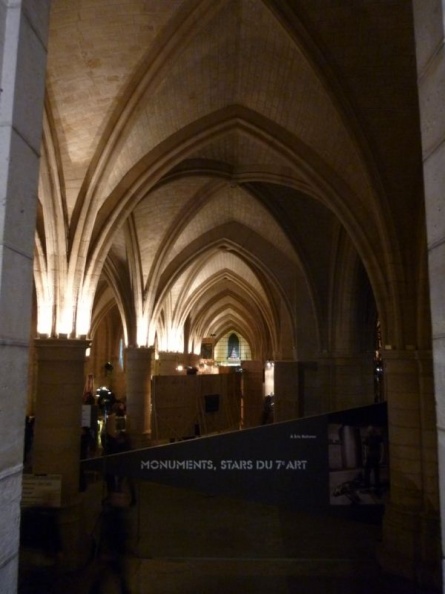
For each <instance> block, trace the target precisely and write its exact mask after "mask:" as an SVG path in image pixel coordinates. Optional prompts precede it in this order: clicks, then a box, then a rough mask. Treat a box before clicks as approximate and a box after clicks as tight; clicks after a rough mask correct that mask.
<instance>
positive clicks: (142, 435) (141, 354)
mask: <svg viewBox="0 0 445 594" xmlns="http://www.w3.org/2000/svg"><path fill="white" fill-rule="evenodd" d="M153 353H154V350H153V348H151V347H150V348H146V347H139V348H132V347H131V348H127V349H126V350H125V354H126V371H127V427H128V432H129V434H130V437H131V442H132V447H133V448H141V447H146V446H148V445H150V438H151V375H152V364H153Z"/></svg>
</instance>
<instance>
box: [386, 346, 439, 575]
mask: <svg viewBox="0 0 445 594" xmlns="http://www.w3.org/2000/svg"><path fill="white" fill-rule="evenodd" d="M383 365H384V378H385V387H386V389H385V393H386V399H387V401H388V431H389V448H390V451H389V466H390V501H389V503H388V504H387V506H386V510H385V517H384V524H383V542H382V546H381V548H380V551H379V560H380V563H381V565H382V567H383V568H384V569H386V570H388V571H390V572H394V573H397V574H400V575H405V576H406V577H407V578H409V579H412V580H415V581H416V582H418V583H420V584H422V585H425V586H434V585H436V586H437V585H438V584H439V582H440V576H439V575H438V572H439V567H440V523H439V503H438V484H437V474H438V472H437V449H436V439H435V411H434V397H433V370H432V358H431V353H429V352H419V351H415V350H407V351H399V350H397V351H396V350H385V351H384V352H383Z"/></svg>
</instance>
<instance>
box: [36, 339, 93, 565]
mask: <svg viewBox="0 0 445 594" xmlns="http://www.w3.org/2000/svg"><path fill="white" fill-rule="evenodd" d="M89 345H90V343H89V341H86V340H70V339H55V338H54V339H38V340H36V341H35V349H36V356H37V398H36V411H35V412H36V420H35V429H34V444H33V453H32V468H33V473H34V474H58V475H61V477H62V493H61V508H60V513H59V514H58V522H59V528H60V532H61V541H62V547H63V555H64V561H65V563H66V565H67V566H68V567H76V566H77V564H78V563H79V562H80V559H79V553H80V547H81V537H82V533H81V530H80V525H79V519H80V514H81V511H80V496H79V466H80V465H79V461H80V433H81V413H82V393H83V387H84V384H85V353H86V349H87V347H88V346H89Z"/></svg>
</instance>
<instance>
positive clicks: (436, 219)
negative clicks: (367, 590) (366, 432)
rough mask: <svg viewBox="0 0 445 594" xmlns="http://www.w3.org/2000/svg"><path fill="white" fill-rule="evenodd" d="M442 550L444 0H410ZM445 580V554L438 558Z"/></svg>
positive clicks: (444, 461) (444, 477)
mask: <svg viewBox="0 0 445 594" xmlns="http://www.w3.org/2000/svg"><path fill="white" fill-rule="evenodd" d="M413 11H414V25H415V35H416V59H417V72H418V89H419V108H420V120H421V131H422V153H423V177H424V185H425V210H426V221H427V240H428V261H429V282H430V295H431V318H432V333H433V353H434V370H435V373H434V381H435V390H436V407H437V432H438V455H439V468H440V495H441V517H442V549H443V551H445V310H444V294H445V216H444V189H445V117H444V102H445V43H444V42H445V24H444V6H443V2H442V0H430V1H429V2H424V0H413ZM442 573H443V582H444V583H445V559H444V558H442Z"/></svg>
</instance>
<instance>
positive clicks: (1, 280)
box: [0, 0, 49, 594]
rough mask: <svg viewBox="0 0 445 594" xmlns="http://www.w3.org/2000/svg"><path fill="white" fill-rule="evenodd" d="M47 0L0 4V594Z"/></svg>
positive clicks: (8, 565) (18, 454)
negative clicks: (0, 412) (0, 441)
mask: <svg viewBox="0 0 445 594" xmlns="http://www.w3.org/2000/svg"><path fill="white" fill-rule="evenodd" d="M48 20H49V1H48V0H42V1H41V2H38V3H35V2H21V1H20V0H16V1H15V2H0V54H1V67H0V378H1V379H0V408H1V411H2V414H0V430H1V435H2V443H1V446H0V500H1V502H2V512H1V520H0V533H1V542H0V592H8V594H14V593H15V592H16V591H17V571H18V551H19V525H20V498H21V473H22V463H23V436H24V422H25V414H26V394H27V381H28V351H29V336H30V326H31V303H32V263H33V254H34V232H35V214H36V206H37V180H38V172H39V151H40V143H41V135H42V112H43V97H44V88H45V68H46V42H47V36H48V31H47V29H48Z"/></svg>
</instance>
